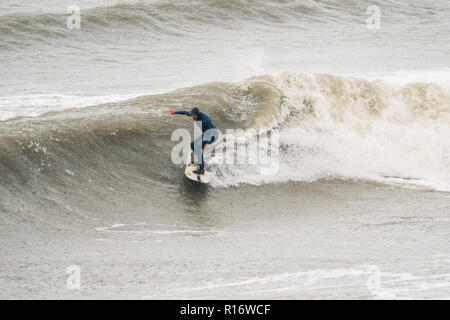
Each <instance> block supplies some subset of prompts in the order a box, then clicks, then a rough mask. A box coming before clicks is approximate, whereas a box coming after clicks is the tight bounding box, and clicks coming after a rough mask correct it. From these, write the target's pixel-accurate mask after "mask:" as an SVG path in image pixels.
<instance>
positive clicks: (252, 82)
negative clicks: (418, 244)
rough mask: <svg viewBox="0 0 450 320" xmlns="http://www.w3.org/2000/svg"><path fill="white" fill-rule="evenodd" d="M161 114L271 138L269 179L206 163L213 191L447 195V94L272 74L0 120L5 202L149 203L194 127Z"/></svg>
mask: <svg viewBox="0 0 450 320" xmlns="http://www.w3.org/2000/svg"><path fill="white" fill-rule="evenodd" d="M168 106H174V107H175V108H177V109H189V108H190V107H191V106H198V107H199V108H200V109H202V110H204V111H205V112H207V113H208V114H210V115H211V116H212V118H213V120H214V121H215V123H216V124H217V126H218V127H219V128H220V130H221V131H223V132H225V129H227V128H229V129H243V130H248V129H259V128H273V129H279V130H280V142H281V148H280V170H279V173H278V174H277V175H274V176H261V175H260V174H259V171H258V167H257V166H254V165H239V166H234V165H213V164H212V165H210V167H209V168H210V170H211V171H212V172H213V174H214V179H213V181H212V186H213V187H216V188H226V187H229V186H239V185H240V184H250V185H252V184H256V185H258V184H273V183H279V182H286V181H316V180H319V179H330V178H331V179H345V180H346V179H350V180H354V179H362V180H372V181H378V182H383V183H392V184H400V185H409V186H418V187H425V188H429V189H436V190H442V191H450V188H449V186H450V141H449V139H448V137H449V135H450V127H449V125H448V124H449V123H450V93H449V91H448V90H447V89H445V88H443V87H441V86H439V85H436V84H432V83H412V84H408V85H405V86H393V85H389V84H387V83H385V82H382V81H367V80H363V79H357V78H345V77H338V76H331V75H326V74H298V73H281V74H278V75H276V76H269V75H267V76H258V77H253V78H250V79H247V80H245V81H241V82H236V83H224V82H215V83H209V84H205V85H201V86H195V87H190V88H185V89H180V90H176V91H173V92H169V93H165V94H158V95H146V96H140V97H137V98H132V99H129V100H126V101H123V102H117V103H106V104H100V105H95V106H91V107H85V108H78V109H67V110H63V111H58V112H49V113H46V114H44V115H41V116H38V117H22V118H15V119H10V120H6V121H3V122H2V126H1V128H0V148H1V150H2V152H1V153H0V175H1V181H2V190H3V192H2V197H5V199H4V200H6V199H8V198H9V199H11V198H10V197H11V196H12V194H16V193H17V192H20V194H21V197H24V195H26V197H25V198H23V199H30V198H33V194H34V192H36V190H40V191H42V190H48V192H51V194H52V195H53V196H52V197H54V194H55V193H56V194H60V195H61V196H62V195H64V197H68V196H70V197H79V198H80V199H82V198H84V197H86V198H87V197H92V196H93V195H96V196H97V197H101V192H102V191H101V190H104V189H105V188H111V190H119V191H118V192H122V193H128V192H132V193H136V192H138V191H137V190H142V192H147V193H148V192H149V191H148V190H149V189H152V190H154V192H161V190H164V189H165V188H172V187H173V186H176V185H178V184H179V183H181V181H182V179H183V173H182V171H183V168H182V166H181V165H175V164H173V163H172V162H171V160H170V154H171V150H172V148H173V147H174V145H175V144H176V143H175V142H172V141H171V139H170V137H171V133H172V132H173V130H175V129H177V128H180V127H185V128H188V129H190V130H191V129H192V121H191V120H190V119H189V118H188V117H184V116H170V115H168V113H167V109H168ZM223 143H224V142H223V141H219V142H218V143H217V146H219V145H220V144H223ZM75 186H79V187H75ZM99 193H100V194H99ZM24 201H26V200H24ZM53 201H56V200H54V199H53ZM3 203H5V202H3Z"/></svg>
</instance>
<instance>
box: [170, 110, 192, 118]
mask: <svg viewBox="0 0 450 320" xmlns="http://www.w3.org/2000/svg"><path fill="white" fill-rule="evenodd" d="M169 112H170V114H184V115H185V116H188V117H190V116H191V112H190V111H184V110H179V111H175V110H174V109H170V110H169Z"/></svg>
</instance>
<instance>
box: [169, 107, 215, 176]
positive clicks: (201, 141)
mask: <svg viewBox="0 0 450 320" xmlns="http://www.w3.org/2000/svg"><path fill="white" fill-rule="evenodd" d="M169 112H170V114H172V115H174V114H183V115H186V116H188V117H191V118H192V119H194V121H196V123H197V124H199V122H200V121H201V126H202V127H201V129H202V135H201V136H200V137H198V138H197V139H195V140H194V141H192V142H191V149H192V151H193V152H195V150H194V149H195V145H198V147H200V145H201V162H200V165H199V168H198V169H197V170H195V171H194V173H195V174H203V173H205V163H204V161H203V150H206V149H207V148H208V147H209V145H211V144H212V143H213V142H214V141H215V140H216V138H217V137H218V131H217V128H216V126H215V125H214V123H213V122H212V120H211V117H210V116H209V115H207V114H206V113H205V112H201V111H200V110H199V109H198V108H192V110H191V111H183V110H180V111H175V110H174V109H170V110H169ZM208 130H211V131H209V132H208V133H207V134H205V132H207V131H208Z"/></svg>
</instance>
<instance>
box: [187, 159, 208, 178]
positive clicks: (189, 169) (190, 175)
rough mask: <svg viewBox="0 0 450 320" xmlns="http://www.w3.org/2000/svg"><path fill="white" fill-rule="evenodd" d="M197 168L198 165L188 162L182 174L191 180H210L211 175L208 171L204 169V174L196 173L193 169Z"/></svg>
mask: <svg viewBox="0 0 450 320" xmlns="http://www.w3.org/2000/svg"><path fill="white" fill-rule="evenodd" d="M197 169H198V165H196V164H193V163H189V164H187V165H186V170H184V174H185V175H186V177H188V178H189V179H191V180H194V181H198V182H201V183H209V181H210V180H211V176H210V174H209V172H208V171H206V170H205V173H204V174H196V173H194V171H195V170H197Z"/></svg>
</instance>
